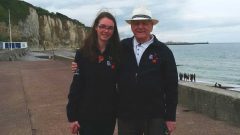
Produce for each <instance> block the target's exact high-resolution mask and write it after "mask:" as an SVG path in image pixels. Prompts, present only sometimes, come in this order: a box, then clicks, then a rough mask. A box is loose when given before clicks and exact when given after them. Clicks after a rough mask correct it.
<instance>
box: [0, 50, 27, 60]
mask: <svg viewBox="0 0 240 135" xmlns="http://www.w3.org/2000/svg"><path fill="white" fill-rule="evenodd" d="M27 52H28V49H13V50H0V61H15V60H18V59H19V58H20V57H22V56H24V55H26V54H27Z"/></svg>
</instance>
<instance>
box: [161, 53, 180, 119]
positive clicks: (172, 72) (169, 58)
mask: <svg viewBox="0 0 240 135" xmlns="http://www.w3.org/2000/svg"><path fill="white" fill-rule="evenodd" d="M165 53H166V56H165V57H166V61H165V68H164V69H165V83H164V85H165V88H164V90H165V105H166V108H165V119H166V120H167V121H176V109H177V103H178V76H177V75H178V74H177V66H176V62H175V59H174V56H173V53H172V52H171V50H170V49H169V48H167V50H165Z"/></svg>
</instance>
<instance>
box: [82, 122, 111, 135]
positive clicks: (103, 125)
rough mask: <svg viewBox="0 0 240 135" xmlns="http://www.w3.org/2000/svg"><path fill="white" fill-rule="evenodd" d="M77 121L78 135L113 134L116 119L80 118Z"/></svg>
mask: <svg viewBox="0 0 240 135" xmlns="http://www.w3.org/2000/svg"><path fill="white" fill-rule="evenodd" d="M79 123H80V129H79V134H80V135H113V132H114V128H115V123H116V120H115V119H105V120H81V121H79Z"/></svg>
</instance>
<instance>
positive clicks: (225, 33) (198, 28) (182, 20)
mask: <svg viewBox="0 0 240 135" xmlns="http://www.w3.org/2000/svg"><path fill="white" fill-rule="evenodd" d="M24 1H26V2H28V3H30V4H32V5H34V6H37V7H41V8H44V9H46V10H48V11H49V12H54V13H56V12H59V13H61V14H64V15H66V16H68V17H69V18H72V19H76V20H78V21H80V22H82V23H83V24H84V25H86V26H91V25H92V23H93V21H94V19H95V17H96V15H97V13H99V12H100V11H109V12H111V13H112V14H113V15H114V16H115V17H116V20H117V25H118V30H119V33H120V37H121V38H125V37H130V36H132V32H131V29H130V26H129V24H127V23H126V22H125V20H126V19H130V18H131V15H132V10H133V9H134V8H135V7H137V6H145V7H147V8H148V9H150V10H151V12H152V15H153V18H155V19H158V20H159V23H158V24H157V25H155V26H154V30H153V32H152V34H154V35H156V36H157V38H158V39H159V40H160V41H162V42H167V41H175V42H210V43H222V42H225V43H228V42H240V8H239V7H240V0H24Z"/></svg>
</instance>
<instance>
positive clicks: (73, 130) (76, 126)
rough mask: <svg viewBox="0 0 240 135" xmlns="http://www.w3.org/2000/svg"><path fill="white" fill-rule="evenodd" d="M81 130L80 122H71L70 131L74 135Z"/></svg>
mask: <svg viewBox="0 0 240 135" xmlns="http://www.w3.org/2000/svg"><path fill="white" fill-rule="evenodd" d="M79 128H80V125H79V123H78V121H74V122H70V130H71V133H72V134H77V133H78V130H79Z"/></svg>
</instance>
